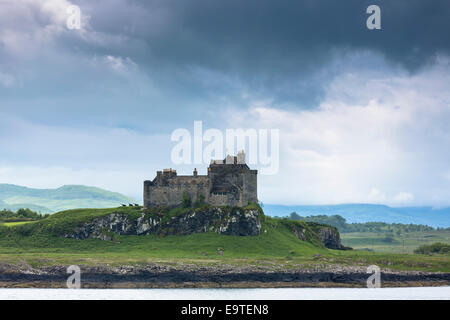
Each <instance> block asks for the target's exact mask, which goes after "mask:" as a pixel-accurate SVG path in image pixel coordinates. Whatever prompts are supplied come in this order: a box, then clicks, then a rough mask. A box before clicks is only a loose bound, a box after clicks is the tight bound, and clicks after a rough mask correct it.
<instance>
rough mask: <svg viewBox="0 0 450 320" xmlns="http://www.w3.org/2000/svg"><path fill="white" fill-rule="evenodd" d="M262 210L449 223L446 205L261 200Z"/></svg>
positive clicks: (360, 219)
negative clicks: (309, 203) (302, 203)
mask: <svg viewBox="0 0 450 320" xmlns="http://www.w3.org/2000/svg"><path fill="white" fill-rule="evenodd" d="M263 209H264V212H265V214H267V215H270V216H280V217H281V216H288V215H289V214H290V213H291V212H294V211H295V212H297V213H298V214H299V215H301V216H303V217H304V216H310V215H327V216H331V215H340V216H342V217H343V218H345V219H346V220H347V222H348V223H352V222H369V221H379V222H387V223H405V224H409V223H413V224H425V225H429V226H432V227H444V228H448V227H450V208H441V209H434V208H432V207H389V206H386V205H378V204H340V205H319V206H297V205H293V206H287V205H277V204H264V206H263Z"/></svg>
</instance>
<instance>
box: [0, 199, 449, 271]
mask: <svg viewBox="0 0 450 320" xmlns="http://www.w3.org/2000/svg"><path fill="white" fill-rule="evenodd" d="M117 211H120V212H126V213H127V214H129V215H131V216H138V215H139V214H140V208H137V207H125V208H111V209H80V210H71V211H65V212H60V213H56V214H54V215H51V216H50V217H48V218H45V219H42V220H39V221H35V222H29V223H25V224H17V223H16V224H12V225H11V224H10V225H9V226H0V261H1V262H3V263H13V264H23V263H27V264H29V265H31V266H38V265H55V264H64V265H67V264H86V265H90V264H92V265H95V264H112V265H116V264H117V265H119V264H141V263H148V262H163V263H166V264H171V263H178V264H179V263H195V264H217V263H220V264H232V265H236V264H237V265H240V264H257V265H265V266H271V265H272V266H282V267H283V268H294V267H295V268H299V267H300V266H305V267H307V266H318V267H320V266H324V265H331V264H339V265H358V266H367V265H370V264H376V265H378V266H380V267H388V268H391V269H393V270H427V271H443V272H450V256H449V255H433V256H427V255H417V254H391V253H382V252H380V253H374V252H365V251H355V250H350V251H342V250H330V249H326V248H324V247H322V246H320V245H318V244H317V243H316V242H315V241H314V239H311V240H310V241H309V242H308V241H301V240H299V239H298V238H297V237H296V236H295V235H294V234H293V233H292V231H291V229H290V224H291V223H303V222H294V221H289V220H282V219H273V218H268V217H265V218H264V219H263V222H262V232H261V234H260V235H259V236H227V235H220V234H217V233H197V234H191V235H184V236H182V235H170V236H165V237H162V236H158V235H145V236H115V237H114V241H103V240H100V239H85V240H76V239H68V238H64V237H63V236H61V235H63V234H65V233H66V232H68V231H70V230H73V228H74V227H76V226H78V225H79V224H80V223H81V222H83V221H89V220H91V219H93V218H94V217H100V216H104V215H107V214H110V213H112V212H117ZM351 235H352V234H345V235H344V238H345V240H344V244H345V245H352V243H353V242H354V244H355V247H358V246H359V245H358V243H359V244H360V247H367V246H365V244H364V240H363V239H362V238H361V239H359V240H358V238H357V237H354V238H351V237H347V236H351ZM364 235H366V234H364ZM434 240H436V241H437V239H436V238H434V239H433V241H434ZM358 241H359V242H358ZM411 241H412V240H411ZM421 244H422V243H421ZM374 245H375V244H374ZM352 246H353V245H352ZM219 251H221V252H222V253H223V255H219V254H218V253H219ZM380 251H381V250H380Z"/></svg>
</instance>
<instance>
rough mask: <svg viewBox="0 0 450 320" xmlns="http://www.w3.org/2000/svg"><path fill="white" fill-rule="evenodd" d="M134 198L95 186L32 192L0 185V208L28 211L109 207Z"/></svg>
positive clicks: (34, 190)
mask: <svg viewBox="0 0 450 320" xmlns="http://www.w3.org/2000/svg"><path fill="white" fill-rule="evenodd" d="M135 202H137V201H136V200H135V199H133V198H130V197H127V196H124V195H122V194H120V193H116V192H111V191H107V190H103V189H100V188H96V187H87V186H81V185H66V186H62V187H60V188H57V189H33V188H27V187H22V186H17V185H13V184H0V209H3V208H5V209H10V210H17V209H19V208H30V209H31V210H34V211H37V212H41V213H53V212H58V211H62V210H68V209H77V208H111V207H117V206H120V205H121V204H122V203H126V204H127V203H135Z"/></svg>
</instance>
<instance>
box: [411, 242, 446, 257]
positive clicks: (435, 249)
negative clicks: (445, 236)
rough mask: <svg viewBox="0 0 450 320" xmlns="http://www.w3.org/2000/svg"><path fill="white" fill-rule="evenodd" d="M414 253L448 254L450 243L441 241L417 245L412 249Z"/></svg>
mask: <svg viewBox="0 0 450 320" xmlns="http://www.w3.org/2000/svg"><path fill="white" fill-rule="evenodd" d="M414 253H417V254H434V253H439V254H449V253H450V244H448V243H442V242H435V243H432V244H425V245H423V246H420V247H418V248H417V249H416V250H414Z"/></svg>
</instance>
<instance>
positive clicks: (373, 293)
mask: <svg viewBox="0 0 450 320" xmlns="http://www.w3.org/2000/svg"><path fill="white" fill-rule="evenodd" d="M0 299H2V300H5V299H8V300H16V299H26V300H55V299H62V300H67V299H70V300H89V299H93V300H123V299H131V300H172V299H177V300H178V299H179V300H241V299H242V300H317V299H323V300H380V299H386V300H397V299H398V300H416V299H432V300H450V287H417V288H371V289H368V288H277V289H275V288H274V289H270V288H264V289H15V288H13V289H0Z"/></svg>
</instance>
